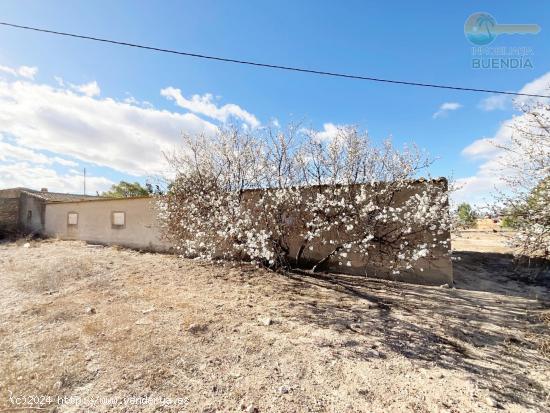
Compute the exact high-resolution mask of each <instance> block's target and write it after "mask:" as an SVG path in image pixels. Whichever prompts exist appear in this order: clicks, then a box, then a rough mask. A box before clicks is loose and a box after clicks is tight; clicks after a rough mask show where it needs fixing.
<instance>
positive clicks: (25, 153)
mask: <svg viewBox="0 0 550 413" xmlns="http://www.w3.org/2000/svg"><path fill="white" fill-rule="evenodd" d="M0 161H6V162H14V161H23V162H32V163H34V164H44V165H52V164H54V163H57V164H59V165H63V166H71V167H75V166H78V163H77V162H74V161H71V160H69V159H64V158H61V157H59V156H53V157H49V156H46V155H44V154H43V153H40V152H36V151H34V150H32V149H31V148H25V147H23V146H18V145H13V144H11V143H9V142H7V141H6V140H5V139H4V138H3V137H2V135H0Z"/></svg>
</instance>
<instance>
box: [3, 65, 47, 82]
mask: <svg viewBox="0 0 550 413" xmlns="http://www.w3.org/2000/svg"><path fill="white" fill-rule="evenodd" d="M0 72H4V73H8V74H10V75H12V76H16V77H24V78H26V79H31V80H32V79H34V77H35V76H36V74H37V73H38V68H37V67H30V66H19V67H18V68H13V67H9V66H1V65H0Z"/></svg>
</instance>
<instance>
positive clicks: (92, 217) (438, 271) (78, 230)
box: [44, 182, 453, 285]
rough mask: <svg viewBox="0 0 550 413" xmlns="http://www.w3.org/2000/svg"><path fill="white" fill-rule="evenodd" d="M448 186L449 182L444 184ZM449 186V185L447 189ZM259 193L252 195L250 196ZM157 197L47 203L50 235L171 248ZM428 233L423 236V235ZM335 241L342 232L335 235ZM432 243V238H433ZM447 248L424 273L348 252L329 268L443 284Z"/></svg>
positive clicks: (311, 256)
mask: <svg viewBox="0 0 550 413" xmlns="http://www.w3.org/2000/svg"><path fill="white" fill-rule="evenodd" d="M442 185H446V182H442ZM444 190H446V188H444ZM415 192H416V190H411V191H409V192H405V193H403V194H400V195H401V196H400V197H402V198H403V199H405V198H407V197H408V196H411V195H412V194H413V193H415ZM249 196H250V197H251V198H253V197H254V195H253V193H251V194H250V195H249ZM153 203H154V200H153V199H151V198H126V199H109V200H94V201H74V202H54V203H47V204H46V211H45V231H44V232H45V234H46V235H48V236H52V237H58V238H61V239H78V240H84V241H89V242H94V243H101V244H114V245H121V246H126V247H130V248H138V249H151V250H157V251H167V250H169V249H170V243H169V242H168V241H166V240H163V239H162V238H161V232H160V229H159V226H158V223H157V222H156V213H155V210H154V204H153ZM119 211H121V212H125V219H126V221H125V225H124V226H122V227H117V226H114V225H113V212H119ZM71 212H74V213H77V214H78V224H77V225H76V226H72V225H68V214H69V213H71ZM427 235H428V234H424V235H421V236H420V239H423V237H424V236H427ZM448 236H449V234H448V233H446V234H442V235H441V237H440V239H446V238H448ZM334 238H335V240H337V238H338V234H336V233H335V234H334ZM429 241H431V240H429ZM299 245H300V239H298V237H296V238H294V237H293V239H291V245H290V250H291V251H290V253H291V256H295V254H296V252H297V250H298V248H299ZM331 248H332V247H331V246H330V245H327V246H325V247H321V248H316V249H314V250H313V251H309V250H308V251H306V253H305V254H304V259H306V260H310V261H311V262H316V261H318V260H320V259H321V258H323V257H324V256H325V255H326V254H327V253H328V252H329V251H330V250H331ZM446 252H447V251H446V248H439V250H438V251H437V255H438V256H439V257H440V258H438V259H437V260H435V261H432V262H431V263H426V262H424V263H419V266H420V265H421V266H422V267H423V269H424V271H422V272H421V271H419V268H413V269H412V270H411V271H408V272H402V273H401V274H399V275H392V274H389V273H388V271H387V269H386V268H383V267H381V266H378V267H375V266H372V265H370V264H369V261H368V260H365V258H364V257H362V256H360V255H357V254H349V256H348V257H347V260H349V261H351V266H349V267H348V266H346V265H343V266H340V265H338V260H337V259H335V260H332V261H331V262H329V265H328V266H327V267H326V269H328V270H331V271H334V272H344V273H350V274H355V275H367V276H371V277H376V278H388V279H394V280H399V281H406V282H413V283H417V284H432V285H442V284H446V283H447V284H449V285H451V284H452V282H453V269H452V264H451V260H450V257H449V256H448V255H446Z"/></svg>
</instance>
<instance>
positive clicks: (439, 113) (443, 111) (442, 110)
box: [432, 102, 462, 119]
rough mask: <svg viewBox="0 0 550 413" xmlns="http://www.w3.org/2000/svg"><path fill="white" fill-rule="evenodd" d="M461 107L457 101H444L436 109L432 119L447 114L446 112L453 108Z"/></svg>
mask: <svg viewBox="0 0 550 413" xmlns="http://www.w3.org/2000/svg"><path fill="white" fill-rule="evenodd" d="M461 107H462V105H461V104H460V103H458V102H445V103H443V104H442V105H441V106H440V107H439V109H438V110H437V112H435V113H434V114H433V115H432V117H433V118H434V119H437V118H440V117H442V116H447V114H448V113H449V112H450V111H453V110H458V109H460V108H461Z"/></svg>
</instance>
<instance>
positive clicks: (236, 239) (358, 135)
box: [158, 126, 449, 274]
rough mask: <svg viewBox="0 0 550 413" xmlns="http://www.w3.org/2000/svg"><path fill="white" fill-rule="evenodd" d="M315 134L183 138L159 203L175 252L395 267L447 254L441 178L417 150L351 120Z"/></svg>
mask: <svg viewBox="0 0 550 413" xmlns="http://www.w3.org/2000/svg"><path fill="white" fill-rule="evenodd" d="M321 137H322V135H320V134H319V133H318V132H316V131H313V130H306V129H303V128H299V127H296V126H290V127H288V128H287V129H286V130H261V131H259V132H258V131H256V132H254V133H251V132H247V131H242V130H239V129H236V128H226V129H220V130H219V132H218V133H217V134H216V135H215V136H209V137H207V136H185V137H184V140H185V146H184V149H183V150H182V151H181V152H180V153H178V154H175V155H172V156H170V157H169V161H170V164H171V165H172V168H173V170H174V176H175V178H174V179H173V180H172V182H171V184H170V186H169V190H168V191H167V193H166V194H165V195H162V196H160V197H159V201H158V203H159V211H160V218H161V222H162V223H163V228H164V232H165V234H166V236H167V237H168V238H169V239H170V240H171V241H172V242H173V243H174V245H175V246H176V248H177V249H178V250H179V251H180V252H181V255H183V256H194V257H200V258H204V259H210V260H213V259H239V260H250V261H253V262H255V263H257V264H260V265H264V266H266V267H270V268H273V269H292V268H302V269H308V270H310V271H319V270H322V269H323V268H326V267H327V266H328V265H342V266H344V267H345V266H352V265H353V262H358V261H359V262H360V265H361V266H362V267H364V268H369V269H370V268H377V269H378V270H379V269H383V270H384V271H385V272H388V273H393V274H398V273H399V272H400V271H403V270H412V269H413V268H414V269H419V270H420V271H422V270H423V268H424V266H425V265H427V264H428V263H429V262H430V260H432V259H434V258H435V257H437V256H440V255H441V254H442V253H447V251H448V249H449V244H448V243H449V240H448V230H449V213H448V200H447V184H446V181H445V180H419V179H417V177H418V175H419V174H421V173H423V172H426V170H427V168H428V167H429V166H430V164H431V160H430V159H429V158H428V157H427V156H426V155H425V154H423V153H422V152H421V151H419V150H418V149H416V148H414V147H413V148H404V149H403V150H397V149H396V148H394V147H393V146H392V144H391V142H389V141H386V142H384V143H383V144H382V145H380V146H376V145H373V144H372V142H371V141H370V140H369V138H368V136H367V134H366V133H362V132H360V131H358V130H357V129H356V128H354V127H341V128H340V129H339V130H338V133H337V134H336V135H335V136H333V137H331V139H326V138H324V137H323V138H321ZM378 270H376V271H378Z"/></svg>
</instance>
